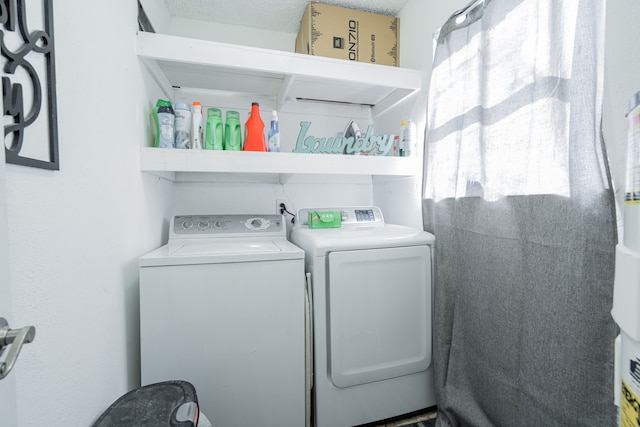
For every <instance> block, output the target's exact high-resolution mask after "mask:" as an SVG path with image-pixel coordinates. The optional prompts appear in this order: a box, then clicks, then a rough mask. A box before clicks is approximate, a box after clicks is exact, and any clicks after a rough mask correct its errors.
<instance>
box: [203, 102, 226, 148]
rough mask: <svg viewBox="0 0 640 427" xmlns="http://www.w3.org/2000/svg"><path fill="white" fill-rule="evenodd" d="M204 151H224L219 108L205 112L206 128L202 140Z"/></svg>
mask: <svg viewBox="0 0 640 427" xmlns="http://www.w3.org/2000/svg"><path fill="white" fill-rule="evenodd" d="M204 148H205V150H222V149H224V140H223V139H222V111H220V109H219V108H209V109H208V110H207V126H206V128H205V138H204Z"/></svg>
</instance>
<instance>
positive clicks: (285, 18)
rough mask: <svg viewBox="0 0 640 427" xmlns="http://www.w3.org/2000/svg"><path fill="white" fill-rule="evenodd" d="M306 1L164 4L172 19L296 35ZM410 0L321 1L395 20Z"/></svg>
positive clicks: (173, 0) (179, 0)
mask: <svg viewBox="0 0 640 427" xmlns="http://www.w3.org/2000/svg"><path fill="white" fill-rule="evenodd" d="M307 2H308V1H307V0H233V1H231V0H165V3H166V5H167V8H168V9H169V12H170V13H171V15H172V16H177V17H181V18H188V19H196V20H200V21H212V22H218V23H222V24H234V25H242V26H247V27H253V28H261V29H264V30H272V31H282V32H285V33H296V32H297V31H298V27H299V25H300V18H302V13H303V12H304V8H305V7H306V5H307ZM406 2H407V0H322V1H321V3H328V4H334V5H338V6H343V7H348V8H351V9H359V10H366V11H368V12H374V13H380V14H382V15H391V16H396V15H397V14H398V12H399V11H400V9H402V7H403V6H404V5H405V3H406Z"/></svg>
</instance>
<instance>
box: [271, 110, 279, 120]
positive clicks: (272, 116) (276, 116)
mask: <svg viewBox="0 0 640 427" xmlns="http://www.w3.org/2000/svg"><path fill="white" fill-rule="evenodd" d="M271 119H272V120H278V112H277V111H276V110H272V111H271Z"/></svg>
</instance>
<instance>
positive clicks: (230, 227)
mask: <svg viewBox="0 0 640 427" xmlns="http://www.w3.org/2000/svg"><path fill="white" fill-rule="evenodd" d="M253 233H261V234H262V233H270V234H286V228H285V223H284V218H283V216H282V215H176V216H174V217H173V220H172V222H171V227H170V238H172V237H175V238H180V237H205V236H213V237H216V236H217V237H223V236H225V235H234V236H235V235H243V234H253Z"/></svg>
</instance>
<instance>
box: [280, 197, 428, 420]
mask: <svg viewBox="0 0 640 427" xmlns="http://www.w3.org/2000/svg"><path fill="white" fill-rule="evenodd" d="M323 212H340V214H341V217H342V221H341V226H340V227H338V228H310V227H309V224H308V222H309V215H310V214H311V215H313V216H315V217H316V218H318V217H323V216H324V215H323ZM290 241H291V242H292V243H294V244H296V246H299V247H301V248H302V249H304V250H305V253H306V255H305V268H306V271H307V274H308V275H309V276H310V283H311V290H312V291H311V296H312V307H313V310H312V318H313V349H314V350H313V355H314V374H313V387H314V388H313V396H314V397H313V408H314V409H313V412H314V421H315V422H314V426H315V427H347V426H356V425H360V424H365V423H370V422H374V421H379V420H383V419H387V418H392V417H396V416H399V415H404V414H407V413H411V412H414V411H419V410H422V409H425V408H428V407H430V406H433V405H435V394H434V385H433V367H432V358H431V353H432V342H431V341H432V340H431V335H432V326H431V325H432V300H433V289H432V280H433V277H432V270H433V267H432V266H433V245H434V236H433V235H432V234H429V233H427V232H424V231H422V230H419V229H413V228H409V227H404V226H400V225H394V224H386V223H385V222H384V218H383V215H382V212H381V210H380V209H379V208H378V207H338V208H321V209H302V210H300V211H299V212H298V223H297V225H296V226H295V227H294V228H293V229H292V231H291V235H290Z"/></svg>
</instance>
